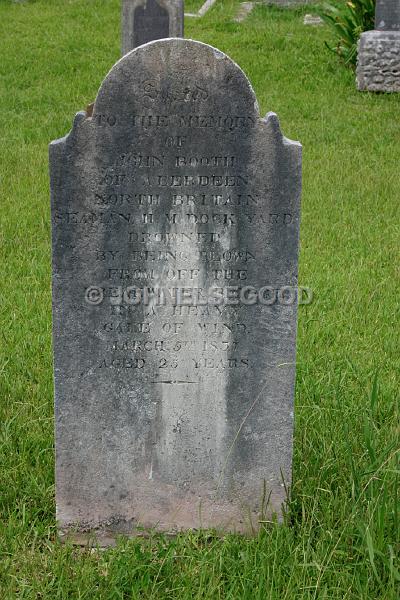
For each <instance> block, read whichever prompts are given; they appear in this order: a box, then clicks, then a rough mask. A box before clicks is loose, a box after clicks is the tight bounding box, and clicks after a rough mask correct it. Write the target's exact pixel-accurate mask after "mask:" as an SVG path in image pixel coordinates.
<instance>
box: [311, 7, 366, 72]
mask: <svg viewBox="0 0 400 600" xmlns="http://www.w3.org/2000/svg"><path fill="white" fill-rule="evenodd" d="M320 16H321V18H322V19H323V20H324V21H325V23H327V24H328V25H329V27H330V28H331V29H332V30H333V32H334V33H335V35H336V36H337V38H338V41H337V44H336V45H335V46H333V47H331V46H329V45H328V44H327V43H326V42H325V43H326V45H327V47H328V48H329V50H331V51H332V52H335V53H336V54H337V55H338V56H339V57H340V58H341V60H343V62H344V63H345V64H346V65H348V66H350V67H352V68H354V67H355V65H356V62H357V44H358V40H359V38H360V35H361V34H362V33H363V31H368V30H370V29H374V24H375V0H349V2H346V3H344V4H341V5H340V6H334V5H332V4H325V5H324V6H323V8H322V10H321V11H320Z"/></svg>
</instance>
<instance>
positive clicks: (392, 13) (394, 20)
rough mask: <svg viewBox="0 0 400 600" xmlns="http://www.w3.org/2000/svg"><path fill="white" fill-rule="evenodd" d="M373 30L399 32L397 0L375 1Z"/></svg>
mask: <svg viewBox="0 0 400 600" xmlns="http://www.w3.org/2000/svg"><path fill="white" fill-rule="evenodd" d="M375 29H377V30H378V31H399V30H400V2H399V0H377V2H376V6H375Z"/></svg>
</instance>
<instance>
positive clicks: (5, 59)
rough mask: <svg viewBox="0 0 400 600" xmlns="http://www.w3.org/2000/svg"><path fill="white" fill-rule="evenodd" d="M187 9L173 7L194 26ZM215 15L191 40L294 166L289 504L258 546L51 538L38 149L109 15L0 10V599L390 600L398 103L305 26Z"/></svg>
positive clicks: (62, 114) (85, 95)
mask: <svg viewBox="0 0 400 600" xmlns="http://www.w3.org/2000/svg"><path fill="white" fill-rule="evenodd" d="M195 5H196V2H195V0H193V2H188V3H187V10H188V11H189V10H192V9H193V8H194V7H195ZM237 7H238V2H237V1H236V0H219V1H218V2H217V4H216V5H215V7H214V8H213V9H212V10H211V11H210V12H209V13H208V14H207V15H206V16H205V17H204V18H203V19H201V20H200V19H187V22H186V37H192V38H195V39H199V40H202V41H204V42H207V43H210V44H212V45H215V46H217V47H218V48H220V49H221V50H223V51H225V52H227V53H228V54H229V55H230V56H231V57H232V58H233V59H234V60H235V61H236V62H238V63H239V64H240V66H241V67H242V68H243V69H244V71H245V72H246V73H247V74H248V76H249V78H250V80H251V82H252V84H253V86H254V88H255V91H256V94H257V96H258V99H259V103H260V106H261V110H262V113H265V112H266V111H268V110H273V111H275V112H277V113H278V115H279V117H280V120H281V126H282V129H283V131H284V133H285V135H287V136H288V137H290V138H292V139H299V140H300V141H301V142H302V143H303V147H304V191H303V200H302V203H303V213H302V229H301V256H300V283H301V284H302V285H306V286H309V287H311V288H312V289H313V290H314V294H315V300H314V302H313V303H312V304H311V305H310V306H307V307H301V310H300V315H299V340H298V370H297V387H296V433H295V457H294V471H293V487H292V493H291V500H290V503H289V505H288V512H287V518H286V520H285V523H284V524H283V525H282V526H278V525H270V526H268V527H266V529H265V530H263V531H262V532H261V533H260V535H259V537H258V538H256V539H243V538H240V537H238V536H227V537H226V538H225V539H217V538H215V537H214V536H212V534H211V533H210V534H207V533H203V534H198V533H189V534H186V535H182V536H179V537H177V538H176V539H174V540H172V541H169V540H166V539H163V538H162V537H157V538H155V539H153V540H149V541H147V542H140V541H130V542H125V541H121V543H120V544H119V546H118V547H117V548H116V549H111V550H107V551H104V552H100V551H94V552H90V551H83V550H79V549H76V548H71V547H67V546H61V545H60V544H59V543H58V541H57V539H56V531H55V506H54V476H53V406H52V403H53V390H52V357H51V336H50V333H51V312H50V218H49V217H50V214H49V182H48V158H47V145H48V142H49V141H50V140H52V139H55V138H58V137H60V136H62V135H64V134H65V133H66V132H67V131H68V130H69V129H70V126H71V123H72V118H73V116H74V114H75V112H77V111H78V110H79V109H81V108H83V107H85V106H86V105H87V104H88V103H89V102H91V101H92V100H93V99H94V97H95V95H96V91H97V88H98V86H99V84H100V82H101V81H102V79H103V78H104V76H105V74H106V73H107V72H108V70H109V69H110V67H111V66H112V65H113V63H114V62H115V61H116V60H117V59H118V58H119V44H120V39H119V27H120V24H119V19H120V7H119V0H107V1H106V2H105V1H104V0H37V1H36V2H33V1H32V2H26V3H17V4H15V3H12V2H8V1H5V0H0V56H1V61H0V165H1V168H0V198H1V207H0V245H1V248H0V258H1V269H2V273H1V284H0V386H1V387H0V598H1V599H2V600H8V599H13V598H24V599H25V598H29V599H31V598H32V599H36V598H41V599H42V598H45V599H49V600H54V599H58V598H63V599H64V598H72V599H75V598H79V599H85V600H86V599H87V600H93V599H110V600H111V599H112V600H113V599H128V598H132V599H136V598H154V599H161V598H170V599H172V598H174V599H175V598H179V599H181V598H185V599H186V598H187V599H189V598H198V599H200V598H201V599H205V598H207V599H212V600H214V599H219V598H220V599H231V600H236V599H238V598H246V599H247V598H249V599H251V600H256V599H259V600H261V599H262V600H266V599H267V600H269V599H276V600H284V599H287V600H293V599H297V598H299V599H300V598H301V599H303V598H304V599H325V598H326V599H329V600H331V599H338V600H339V599H340V600H342V599H343V598H345V599H365V600H370V599H374V598H382V599H384V600H395V599H397V598H398V597H399V593H400V588H399V586H400V574H399V570H400V567H399V554H400V519H399V513H400V490H399V472H400V461H399V437H400V436H399V373H400V359H399V356H400V354H399V351H398V345H399V334H400V327H399V322H400V314H399V312H400V311H399V302H398V298H399V295H398V290H399V274H400V273H399V264H400V263H399V246H400V225H399V223H400V210H399V189H400V167H399V165H400V162H399V160H400V119H399V109H400V98H399V96H398V95H397V96H396V95H392V96H389V95H379V94H376V95H370V94H360V93H358V92H357V91H356V89H355V84H354V74H353V73H352V72H351V71H348V70H346V69H345V68H343V67H342V66H341V65H340V64H339V63H338V62H337V60H336V58H335V57H334V56H333V55H331V54H330V53H329V52H328V51H327V50H326V49H325V48H324V44H323V42H324V40H325V39H329V32H328V31H327V30H326V28H325V27H305V26H303V24H302V21H303V16H304V13H305V12H312V7H310V6H308V7H304V8H299V9H293V10H285V11H281V10H278V9H274V8H268V7H263V6H258V7H257V8H256V9H255V10H254V11H253V12H252V14H251V15H250V17H249V18H248V19H247V20H246V21H244V22H243V23H241V24H236V23H233V22H232V17H233V16H234V14H235V12H236V11H237Z"/></svg>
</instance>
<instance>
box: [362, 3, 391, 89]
mask: <svg viewBox="0 0 400 600" xmlns="http://www.w3.org/2000/svg"><path fill="white" fill-rule="evenodd" d="M375 27H376V29H374V30H373V31H365V32H364V33H363V34H361V37H360V41H359V46H358V60H357V88H358V89H359V90H360V91H369V92H400V0H377V3H376V9H375Z"/></svg>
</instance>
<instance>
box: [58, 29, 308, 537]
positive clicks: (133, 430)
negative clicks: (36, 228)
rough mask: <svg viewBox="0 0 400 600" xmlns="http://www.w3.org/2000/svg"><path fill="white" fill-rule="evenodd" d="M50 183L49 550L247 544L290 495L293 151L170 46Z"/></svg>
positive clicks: (67, 155)
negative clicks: (216, 534)
mask: <svg viewBox="0 0 400 600" xmlns="http://www.w3.org/2000/svg"><path fill="white" fill-rule="evenodd" d="M89 114H90V113H89ZM50 165H51V195H52V231H53V333H54V335H53V338H54V366H55V406H56V489H57V492H56V496H57V517H58V523H59V527H60V528H61V531H62V532H71V531H74V532H75V536H77V535H78V536H79V534H80V533H81V534H83V533H85V532H96V533H97V536H98V539H99V541H100V543H107V540H108V539H109V537H110V536H113V535H115V534H116V533H127V534H132V535H133V534H135V533H138V531H139V532H140V527H145V528H147V527H154V528H156V529H158V530H162V531H168V532H175V531H178V530H180V529H187V528H200V527H204V528H208V527H215V528H217V529H218V530H221V531H238V532H252V531H255V530H257V528H258V526H259V519H260V517H263V516H264V517H265V515H270V514H271V512H272V511H276V512H277V513H278V514H280V512H281V505H282V503H283V502H284V500H285V488H284V483H283V481H282V477H283V478H284V481H285V483H286V485H289V484H290V479H291V459H292V434H293V395H294V380H295V347H296V343H295V338H296V320H297V303H296V286H297V264H298V237H299V217H300V214H299V213H300V206H299V203H300V186H301V146H300V144H299V143H298V142H291V141H289V140H288V139H286V138H285V137H283V136H282V133H281V131H280V128H279V123H278V119H277V117H276V115H275V114H273V113H269V114H268V115H267V116H266V118H265V119H261V118H260V116H259V111H258V106H257V102H256V98H255V95H254V92H253V90H252V88H251V85H250V83H249V81H248V80H247V78H246V76H245V75H244V73H243V72H242V71H241V70H240V68H239V67H238V66H237V65H236V64H235V63H233V62H232V61H231V60H230V59H229V58H228V57H227V56H225V55H224V54H223V53H221V52H219V51H218V50H216V49H215V48H212V47H210V46H208V45H206V44H202V43H200V42H194V41H190V40H183V39H182V40H180V39H170V40H162V41H159V42H153V43H151V44H148V45H147V46H143V47H141V48H138V49H137V50H136V51H134V52H131V53H130V54H128V55H126V56H125V57H124V58H122V59H121V60H120V61H119V62H118V63H117V64H116V65H115V66H114V67H113V69H112V70H111V71H110V73H109V74H108V75H107V77H106V79H105V80H104V82H103V84H102V86H101V88H100V90H99V92H98V95H97V98H96V101H95V104H94V108H93V112H92V115H91V116H88V115H87V114H85V113H78V115H77V116H76V118H75V122H74V125H73V129H72V131H71V132H70V133H69V135H68V136H66V137H65V138H62V139H60V140H57V141H55V142H53V143H52V144H51V145H50ZM160 290H164V291H165V292H166V295H165V298H164V300H165V302H163V300H162V294H160ZM268 499H269V500H270V502H269V504H268V506H267V500H268ZM75 539H77V538H76V537H75Z"/></svg>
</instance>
